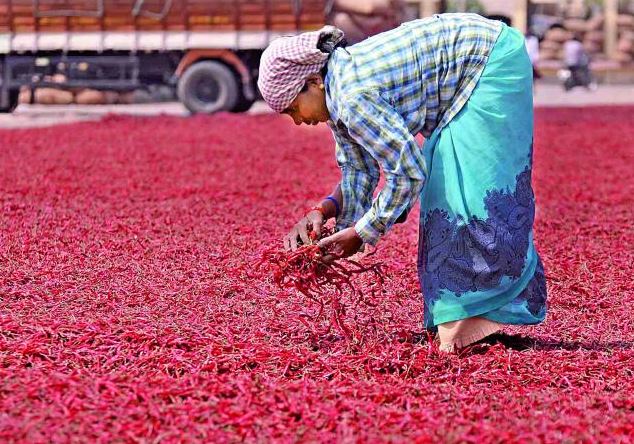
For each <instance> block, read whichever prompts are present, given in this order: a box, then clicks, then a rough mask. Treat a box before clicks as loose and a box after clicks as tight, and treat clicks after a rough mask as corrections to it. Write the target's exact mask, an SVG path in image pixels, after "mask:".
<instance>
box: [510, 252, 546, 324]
mask: <svg viewBox="0 0 634 444" xmlns="http://www.w3.org/2000/svg"><path fill="white" fill-rule="evenodd" d="M546 292H547V290H546V276H545V275H544V266H543V265H542V261H541V259H538V260H537V266H536V267H535V275H534V276H533V279H531V280H530V282H529V283H528V285H527V286H526V288H525V289H524V290H523V291H522V292H521V293H520V294H518V295H517V297H516V298H515V299H513V304H523V303H524V302H526V306H527V308H528V311H529V312H531V314H532V315H533V316H538V315H539V314H540V313H541V312H542V311H543V310H544V309H545V306H546Z"/></svg>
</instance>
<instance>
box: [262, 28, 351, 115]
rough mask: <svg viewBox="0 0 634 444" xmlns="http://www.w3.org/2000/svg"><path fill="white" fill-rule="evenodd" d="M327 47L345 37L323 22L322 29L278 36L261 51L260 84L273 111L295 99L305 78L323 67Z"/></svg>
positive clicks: (326, 57) (326, 55)
mask: <svg viewBox="0 0 634 444" xmlns="http://www.w3.org/2000/svg"><path fill="white" fill-rule="evenodd" d="M320 40H321V43H325V44H324V45H322V46H323V47H324V48H325V51H328V49H329V48H334V46H335V45H336V44H337V43H339V42H340V41H341V40H343V31H341V30H340V29H338V28H335V27H334V26H324V27H323V28H322V29H320V30H319V31H312V32H305V33H303V34H299V35H296V36H285V37H280V38H278V39H275V40H273V41H272V42H271V44H270V45H269V47H268V48H266V50H265V51H264V53H262V58H261V59H260V74H259V78H258V88H260V92H261V93H262V97H263V98H264V100H265V101H266V103H268V104H269V106H270V107H271V108H273V110H274V111H276V112H278V113H281V112H282V111H284V110H285V109H286V108H288V106H289V105H290V104H291V103H292V102H293V100H295V97H297V94H299V92H300V91H301V90H302V88H303V87H304V84H305V83H306V78H307V77H309V76H311V75H312V74H316V73H318V72H319V71H321V69H322V68H323V67H324V65H325V64H326V62H327V61H328V57H330V52H332V49H331V50H330V51H329V52H324V51H322V50H320V49H318V47H317V44H318V43H320Z"/></svg>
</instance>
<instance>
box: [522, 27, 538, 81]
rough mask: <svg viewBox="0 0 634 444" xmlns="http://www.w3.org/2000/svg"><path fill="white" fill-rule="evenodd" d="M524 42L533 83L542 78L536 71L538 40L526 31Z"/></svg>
mask: <svg viewBox="0 0 634 444" xmlns="http://www.w3.org/2000/svg"><path fill="white" fill-rule="evenodd" d="M525 40H526V41H525V44H526V51H527V52H528V58H529V59H530V60H531V65H533V81H535V80H537V79H541V77H542V75H541V73H540V72H539V70H538V69H537V63H538V62H539V39H538V38H537V36H536V35H535V34H533V33H532V32H531V31H528V32H527V33H526V39H525Z"/></svg>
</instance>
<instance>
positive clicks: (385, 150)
mask: <svg viewBox="0 0 634 444" xmlns="http://www.w3.org/2000/svg"><path fill="white" fill-rule="evenodd" d="M502 26H504V25H503V24H502V23H501V22H497V21H491V20H487V19H485V18H483V17H481V16H479V15H475V14H441V15H436V16H434V17H429V18H425V19H421V20H415V21H412V22H408V23H405V24H403V25H401V26H400V27H398V28H396V29H394V30H392V31H388V32H385V33H382V34H379V35H377V36H374V37H372V38H369V39H367V40H365V41H363V42H361V43H358V44H356V45H353V46H350V47H348V48H340V49H338V50H336V51H335V52H334V53H333V54H332V56H331V57H330V59H329V61H328V73H327V75H326V79H325V84H326V105H327V107H328V110H329V112H330V117H331V120H330V121H329V122H328V124H329V126H330V128H331V129H332V131H333V135H334V138H335V142H336V156H337V163H338V164H339V167H340V168H341V173H342V180H341V191H342V193H343V205H342V209H341V214H340V215H339V218H338V220H337V228H338V229H341V228H345V227H349V226H352V225H354V226H355V229H356V231H357V233H358V234H359V236H360V237H361V238H362V239H363V241H364V242H366V243H369V244H372V245H374V244H376V242H377V241H378V239H379V238H380V237H381V236H382V235H383V234H385V233H386V232H387V230H389V229H390V227H391V226H392V225H393V224H394V222H395V221H396V219H398V217H399V216H400V215H401V214H403V213H404V212H406V211H409V209H410V208H411V207H412V206H413V204H414V203H415V201H416V199H417V198H418V197H419V194H420V192H421V190H422V188H423V184H424V183H425V179H426V177H427V166H426V164H425V160H424V157H423V152H422V148H421V147H420V146H419V145H418V143H417V142H416V140H415V138H414V136H415V135H416V134H418V133H422V134H423V136H425V137H429V136H430V135H431V133H432V132H433V131H434V129H436V128H442V127H443V126H444V125H446V124H447V123H449V121H450V120H451V119H452V118H453V117H454V116H455V115H456V114H457V113H458V112H459V111H460V110H461V109H462V107H463V105H464V104H465V103H466V102H467V100H468V99H469V96H470V95H471V93H472V92H473V89H474V88H475V86H476V84H477V82H478V79H479V78H480V75H481V74H482V71H483V69H484V66H485V65H486V62H487V58H488V55H489V53H490V52H491V50H492V49H493V45H494V44H495V41H496V39H497V37H498V35H499V33H500V31H501V29H502ZM381 170H383V173H384V175H385V180H386V184H385V187H384V188H383V189H382V190H381V191H380V193H379V194H378V196H377V197H376V199H373V192H374V190H375V188H376V186H377V183H378V181H379V172H380V171H381Z"/></svg>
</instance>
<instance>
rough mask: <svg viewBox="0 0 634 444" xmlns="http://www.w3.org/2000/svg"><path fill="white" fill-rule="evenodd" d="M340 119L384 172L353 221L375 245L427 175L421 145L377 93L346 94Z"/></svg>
mask: <svg viewBox="0 0 634 444" xmlns="http://www.w3.org/2000/svg"><path fill="white" fill-rule="evenodd" d="M345 103H346V104H347V106H346V110H345V115H344V116H342V120H343V123H344V124H345V125H346V126H347V128H348V131H349V134H350V136H351V138H352V139H353V140H355V141H356V142H357V143H358V145H360V146H362V147H363V150H364V151H365V152H367V153H368V154H369V155H370V156H371V157H372V158H373V159H374V160H375V161H376V163H377V164H379V165H380V167H381V169H382V170H383V173H384V175H385V182H386V183H385V186H384V187H383V189H382V190H381V191H380V192H379V194H378V196H377V198H376V199H375V200H374V202H373V203H372V205H371V207H370V208H369V210H368V211H367V212H366V213H365V214H364V215H363V216H362V217H361V218H360V219H359V220H358V221H357V222H356V224H355V229H356V231H357V233H358V234H359V236H360V237H361V238H362V239H363V241H364V242H366V243H369V244H372V245H375V244H376V243H377V242H378V240H379V238H380V237H381V236H382V235H384V234H385V233H386V232H387V231H388V230H389V229H390V228H391V227H392V225H394V223H395V222H396V220H397V219H398V217H399V216H400V215H401V214H403V213H404V212H405V211H409V209H410V208H411V207H412V206H413V205H414V203H415V202H416V199H418V197H419V195H420V192H421V190H422V188H423V185H424V183H425V180H426V177H427V166H426V164H425V159H424V156H423V152H422V149H421V148H420V147H419V146H418V143H417V142H416V139H415V138H414V136H412V134H410V132H409V129H408V128H407V125H406V124H405V121H404V120H403V118H402V117H401V115H400V114H399V113H398V112H397V111H396V110H395V109H394V108H393V107H392V105H391V104H390V103H389V102H388V101H387V100H385V99H384V98H383V97H382V96H381V95H380V94H378V93H375V92H372V91H361V92H357V93H354V94H353V95H350V96H349V97H346V100H345Z"/></svg>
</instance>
